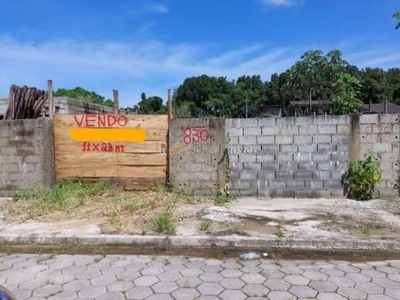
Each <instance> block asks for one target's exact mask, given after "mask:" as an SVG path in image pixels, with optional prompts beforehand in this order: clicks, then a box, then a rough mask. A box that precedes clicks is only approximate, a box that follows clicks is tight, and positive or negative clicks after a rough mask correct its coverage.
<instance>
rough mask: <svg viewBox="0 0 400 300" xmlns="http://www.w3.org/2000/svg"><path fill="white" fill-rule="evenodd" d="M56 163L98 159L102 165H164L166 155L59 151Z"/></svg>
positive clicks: (84, 162) (80, 162) (83, 162)
mask: <svg viewBox="0 0 400 300" xmlns="http://www.w3.org/2000/svg"><path fill="white" fill-rule="evenodd" d="M55 161H56V164H60V165H62V164H65V162H68V165H74V164H76V165H77V164H86V162H88V161H98V162H101V164H102V165H110V166H111V167H112V166H121V165H130V166H166V165H167V156H166V155H165V154H164V153H154V154H147V153H146V154H131V153H93V152H89V153H88V152H83V153H79V154H78V155H77V154H74V153H65V152H64V153H59V154H58V155H57V156H56V159H55Z"/></svg>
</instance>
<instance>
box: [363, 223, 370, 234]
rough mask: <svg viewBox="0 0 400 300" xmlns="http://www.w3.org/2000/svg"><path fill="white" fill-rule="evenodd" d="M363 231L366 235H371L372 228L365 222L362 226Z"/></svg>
mask: <svg viewBox="0 0 400 300" xmlns="http://www.w3.org/2000/svg"><path fill="white" fill-rule="evenodd" d="M361 232H362V234H364V235H370V234H371V228H370V227H369V226H368V225H367V224H363V225H362V226H361Z"/></svg>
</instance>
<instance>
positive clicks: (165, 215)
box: [0, 180, 196, 234]
mask: <svg viewBox="0 0 400 300" xmlns="http://www.w3.org/2000/svg"><path fill="white" fill-rule="evenodd" d="M13 200H14V201H9V202H7V203H5V204H1V205H0V211H7V214H6V216H7V220H6V221H10V222H21V221H25V220H34V221H39V222H57V221H65V220H71V219H97V218H98V219H100V220H106V221H107V222H106V223H104V222H101V223H102V224H104V225H102V229H103V231H104V230H105V232H120V231H124V232H130V233H136V234H146V233H147V232H150V233H151V232H154V231H152V230H153V229H155V228H158V230H160V231H161V232H168V233H171V232H173V231H174V226H172V225H168V224H167V223H168V222H169V223H171V224H172V219H173V218H174V214H175V211H176V208H177V206H178V204H181V203H193V202H195V201H196V199H195V198H194V197H190V196H185V195H183V194H175V193H171V192H169V191H168V190H167V189H166V188H165V187H164V186H154V187H152V188H148V189H146V190H141V191H124V190H122V189H119V188H117V187H114V186H112V185H111V184H110V183H107V182H105V181H98V182H95V183H84V182H82V181H79V180H74V181H73V180H68V181H63V182H60V183H57V184H56V185H54V186H53V188H51V189H50V190H42V189H40V188H38V187H36V186H32V187H30V188H28V189H26V190H24V191H19V192H16V193H14V195H13ZM155 223H157V224H158V225H157V227H156V226H153V225H154V224H155ZM129 230H131V231H129ZM132 230H136V231H137V232H136V231H133V232H132ZM157 232H158V231H157Z"/></svg>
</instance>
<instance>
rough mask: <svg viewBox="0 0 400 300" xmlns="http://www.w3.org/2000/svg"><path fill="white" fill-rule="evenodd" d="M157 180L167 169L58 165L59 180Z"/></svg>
mask: <svg viewBox="0 0 400 300" xmlns="http://www.w3.org/2000/svg"><path fill="white" fill-rule="evenodd" d="M135 176H136V177H141V178H149V179H151V178H155V177H163V176H164V177H165V176H166V167H165V166H162V167H160V166H155V167H136V166H109V165H102V164H99V162H93V163H86V164H85V165H82V164H77V165H73V164H68V165H65V164H61V165H60V164H57V165H56V177H57V178H74V177H75V178H76V177H79V178H83V177H96V178H104V177H116V178H134V177H135Z"/></svg>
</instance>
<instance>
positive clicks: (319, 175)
mask: <svg viewBox="0 0 400 300" xmlns="http://www.w3.org/2000/svg"><path fill="white" fill-rule="evenodd" d="M313 179H315V180H330V179H331V171H319V170H318V171H314V172H313Z"/></svg>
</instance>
